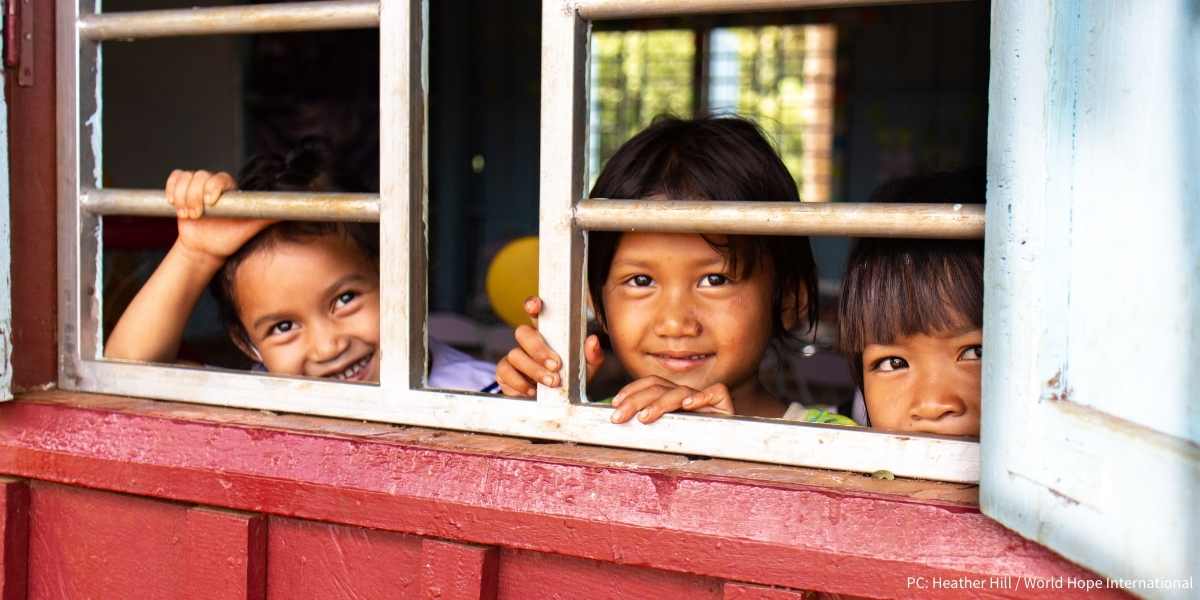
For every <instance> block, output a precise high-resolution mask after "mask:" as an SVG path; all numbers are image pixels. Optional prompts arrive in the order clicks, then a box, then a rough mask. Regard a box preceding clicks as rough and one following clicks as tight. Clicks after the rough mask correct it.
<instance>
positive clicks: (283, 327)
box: [267, 321, 296, 336]
mask: <svg viewBox="0 0 1200 600" xmlns="http://www.w3.org/2000/svg"><path fill="white" fill-rule="evenodd" d="M295 328H296V323H295V322H294V321H280V322H278V323H276V324H274V325H272V326H271V328H270V329H268V330H267V335H268V336H272V335H280V334H284V333H287V332H289V331H291V330H292V329H295Z"/></svg>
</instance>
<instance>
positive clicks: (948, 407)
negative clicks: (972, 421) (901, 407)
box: [909, 373, 967, 422]
mask: <svg viewBox="0 0 1200 600" xmlns="http://www.w3.org/2000/svg"><path fill="white" fill-rule="evenodd" d="M966 412H967V403H966V401H965V400H964V399H963V394H962V393H960V391H959V390H958V389H957V388H956V387H955V386H954V383H953V381H951V380H950V378H949V377H945V376H942V375H941V374H939V373H927V374H924V375H919V376H918V381H917V385H916V386H914V390H913V397H912V403H911V405H910V406H909V418H910V419H912V421H913V422H918V421H938V420H941V419H945V418H949V417H958V416H962V415H964V414H966Z"/></svg>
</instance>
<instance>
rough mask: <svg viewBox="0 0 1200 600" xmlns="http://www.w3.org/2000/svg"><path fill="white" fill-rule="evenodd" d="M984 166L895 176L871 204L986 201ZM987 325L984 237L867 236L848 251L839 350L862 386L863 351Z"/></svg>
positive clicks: (882, 187)
mask: <svg viewBox="0 0 1200 600" xmlns="http://www.w3.org/2000/svg"><path fill="white" fill-rule="evenodd" d="M984 187H985V180H984V177H983V174H982V171H979V170H970V171H959V172H955V173H939V174H935V175H924V176H915V177H908V178H904V179H897V180H893V181H890V182H887V183H885V184H884V185H882V186H880V187H879V189H877V190H876V191H875V193H874V194H872V196H871V201H872V202H944V203H951V202H953V203H982V202H983V199H984ZM967 325H971V326H974V327H982V326H983V242H982V241H980V240H919V239H898V238H863V239H860V240H858V241H857V242H856V243H855V245H854V248H853V249H852V250H851V252H850V257H849V259H848V262H847V266H846V275H845V277H844V278H843V279H842V294H841V298H840V300H839V302H838V349H839V350H840V351H841V352H842V353H843V354H845V355H846V358H847V360H849V361H850V370H851V372H852V373H853V375H854V380H855V382H856V383H857V384H858V385H859V386H860V387H861V386H862V383H863V373H862V371H863V362H862V353H863V349H864V348H866V346H867V345H868V344H890V343H892V342H894V341H895V340H896V339H897V338H901V337H905V336H909V335H913V334H917V333H934V332H948V331H952V330H954V329H956V328H958V327H963V326H967Z"/></svg>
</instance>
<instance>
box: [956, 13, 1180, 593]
mask: <svg viewBox="0 0 1200 600" xmlns="http://www.w3.org/2000/svg"><path fill="white" fill-rule="evenodd" d="M1196 32H1197V29H1196V27H1195V3H1194V2H1192V1H1191V0H1156V1H1155V2H1136V3H1126V2H1122V1H1120V0H1090V1H1088V2H1080V3H1070V2H1019V3H997V5H996V7H995V8H994V10H993V14H992V40H993V44H992V52H993V54H992V69H991V86H990V90H989V115H988V136H989V140H988V211H989V216H991V215H996V218H990V219H989V220H988V223H987V236H988V237H987V239H988V240H990V241H991V243H990V244H989V246H988V252H987V255H986V264H985V269H984V275H985V279H986V280H987V281H988V287H987V290H986V292H985V301H984V321H985V326H984V329H985V332H984V333H985V338H986V339H987V340H988V342H987V352H986V353H985V360H990V361H991V362H986V363H985V365H984V379H983V396H984V404H983V420H982V425H983V440H984V443H983V448H982V450H983V464H984V467H985V468H984V472H983V473H982V481H981V485H980V498H979V500H980V508H981V510H982V511H983V512H984V514H987V515H989V516H991V517H992V518H994V519H996V520H997V521H1000V522H1001V523H1003V524H1004V525H1005V526H1007V527H1010V528H1012V529H1014V530H1015V531H1017V532H1019V533H1020V534H1021V535H1024V536H1026V537H1029V538H1031V539H1033V540H1035V541H1037V542H1039V543H1042V544H1045V545H1047V546H1049V547H1051V548H1053V549H1054V550H1055V551H1057V552H1059V553H1061V554H1062V555H1063V556H1065V557H1066V558H1068V559H1070V560H1072V561H1074V562H1077V563H1079V564H1082V565H1084V566H1086V567H1088V568H1090V569H1093V570H1095V571H1096V572H1097V573H1101V574H1103V575H1105V576H1107V577H1110V578H1114V579H1113V580H1112V581H1110V582H1109V583H1107V585H1111V586H1112V587H1114V588H1123V589H1126V590H1128V591H1130V592H1132V593H1134V594H1136V595H1139V596H1144V597H1148V598H1183V597H1192V598H1194V597H1195V594H1196V592H1195V590H1196V589H1197V586H1200V427H1198V426H1197V423H1198V416H1200V393H1198V392H1197V390H1196V388H1195V386H1194V385H1192V384H1190V383H1189V380H1190V381H1196V375H1195V374H1196V368H1197V365H1196V362H1195V361H1196V358H1195V357H1196V356H1198V355H1200V336H1197V334H1196V332H1197V331H1200V328H1198V326H1197V319H1200V268H1198V267H1200V246H1197V244H1196V239H1197V238H1196V236H1197V235H1200V229H1197V228H1196V227H1195V225H1194V223H1196V222H1197V216H1196V215H1197V211H1198V210H1200V209H1197V208H1196V207H1197V201H1198V198H1197V195H1196V194H1197V189H1198V187H1197V181H1198V179H1197V178H1198V177H1200V171H1198V170H1197V164H1196V162H1197V160H1198V159H1200V153H1198V151H1197V148H1200V143H1198V142H1196V141H1195V140H1196V139H1197V137H1198V135H1200V112H1197V109H1196V106H1197V104H1196V103H1197V99H1198V98H1197V94H1200V91H1198V89H1197V87H1196V85H1197V83H1198V82H1200V66H1198V64H1200V63H1197V57H1198V56H1200V34H1197V33H1196ZM1146 40H1154V42H1153V43H1149V44H1148V43H1146ZM1189 77H1190V82H1189V81H1188V79H1189ZM1189 83H1190V87H1189ZM1151 104H1152V105H1153V107H1154V108H1153V110H1152V111H1147V110H1146V108H1145V107H1146V106H1148V105H1151ZM1189 144H1190V149H1189ZM1189 150H1190V151H1189ZM1189 218H1190V222H1189ZM1189 317H1190V318H1189ZM1189 327H1190V331H1189ZM1185 582H1186V583H1185ZM1185 586H1186V587H1185Z"/></svg>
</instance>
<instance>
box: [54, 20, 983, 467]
mask: <svg viewBox="0 0 1200 600" xmlns="http://www.w3.org/2000/svg"><path fill="white" fill-rule="evenodd" d="M831 3H835V4H836V3H837V2H831V1H830V0H816V1H796V0H792V1H786V0H755V2H753V3H737V2H729V1H717V0H703V1H699V2H693V3H691V4H688V5H686V6H682V7H681V6H680V5H679V3H678V2H674V1H668V0H648V1H643V2H632V1H630V0H591V1H586V2H564V1H560V0H546V1H544V2H543V9H542V112H541V190H540V209H539V210H540V235H541V244H540V256H539V274H540V277H539V281H540V283H539V293H540V295H541V296H542V297H543V298H545V299H546V309H545V311H544V313H543V315H542V317H541V319H540V321H539V326H540V328H541V329H542V331H543V333H544V334H545V336H546V338H547V340H548V341H549V342H550V344H551V346H552V347H554V348H558V349H561V350H563V354H564V355H565V356H566V357H567V361H566V362H567V364H566V365H565V367H564V372H565V373H566V375H567V376H564V377H563V378H562V381H563V382H564V386H563V387H562V388H556V389H550V388H546V387H544V386H539V389H538V394H537V399H536V401H529V400H516V399H509V398H503V397H499V396H489V395H480V394H469V393H450V392H444V391H436V390H426V389H422V387H423V383H424V380H425V364H426V361H425V355H426V327H425V319H426V307H425V297H426V290H425V288H426V273H425V265H426V241H427V240H426V237H427V232H426V227H425V224H426V222H427V202H426V196H427V193H426V184H425V170H426V168H425V156H426V149H425V130H426V118H425V116H426V108H425V101H426V95H427V90H428V85H427V82H428V73H427V64H428V62H427V55H426V54H427V49H428V45H427V43H426V39H427V36H428V30H427V19H426V14H427V10H426V7H425V3H424V2H422V1H419V0H383V1H382V2H381V3H375V2H369V1H365V0H350V1H347V2H314V3H306V4H271V5H261V6H253V7H227V8H207V9H192V10H182V11H178V10H176V11H146V12H140V13H117V14H108V15H103V14H94V13H93V9H92V8H91V7H92V6H94V4H93V3H88V2H80V1H78V0H75V1H72V0H61V1H60V3H59V11H58V15H59V16H58V19H59V23H58V90H59V91H58V94H59V103H58V110H59V131H60V135H61V136H62V139H61V141H60V143H59V157H58V158H59V165H60V176H59V177H60V187H59V273H60V275H61V279H62V283H61V284H60V285H61V287H60V306H59V319H60V323H59V325H60V327H59V336H60V361H59V364H60V370H59V385H60V386H61V387H63V388H66V389H72V390H79V391H89V392H102V393H110V394H123V395H132V396H148V397H155V398H163V399H169V400H181V401H188V402H198V403H205V404H214V405H222V406H236V407H246V408H256V409H266V410H273V411H283V412H298V413H309V414H316V415H325V416H334V417H348V418H356V419H369V420H374V421H385V422H392V423H402V424H411V425H420V426H430V427H442V428H450V429H461V430H469V431H479V432H486V433H496V434H506V435H516V436H524V437H535V438H542V439H552V440H564V441H575V442H583V443H590V444H599V445H607V446H620V447H627V448H638V449H645V450H659V451H668V452H677V453H687V454H695V455H707V456H714V457H722V458H732V459H742V460H754V461H764V462H774V463H782V464H790V465H802V466H812V467H822V468H829V469H839V470H850V471H861V472H873V471H877V470H888V471H891V472H892V473H894V474H896V475H899V476H908V477H920V478H929V479H941V480H947V481H959V482H975V481H978V478H979V468H980V466H979V445H978V443H976V442H974V441H970V440H963V439H957V438H951V437H939V436H923V435H894V434H889V433H884V432H880V431H871V430H867V429H858V428H846V427H839V426H832V425H819V424H806V423H794V422H783V421H778V420H764V419H755V418H748V417H731V418H714V417H708V416H702V415H695V414H686V413H675V414H668V415H665V416H664V417H663V418H662V420H661V421H660V422H659V423H658V424H654V425H643V424H641V423H639V422H636V420H635V421H633V422H630V423H626V424H622V425H615V424H613V423H611V422H610V421H609V416H610V414H611V412H610V411H611V408H609V407H605V406H596V405H588V404H586V403H585V401H584V394H583V391H582V390H583V367H582V361H581V359H580V357H581V347H582V339H583V327H584V320H583V306H584V303H583V297H584V277H583V273H584V265H583V259H584V256H585V255H586V252H585V237H584V233H583V232H584V230H585V229H632V228H635V227H636V228H638V229H639V230H647V229H655V230H661V231H690V232H718V231H721V232H729V233H776V234H785V233H791V234H805V235H811V234H838V235H894V236H907V237H965V238H978V237H980V236H981V235H982V231H983V221H984V218H983V217H984V215H983V211H982V210H981V209H979V207H977V206H974V207H973V206H963V205H887V206H882V205H863V204H842V203H839V204H832V205H829V204H825V205H803V204H796V203H772V202H764V203H753V204H751V205H747V204H744V203H720V202H706V203H687V202H672V203H651V202H640V201H639V202H630V201H605V200H582V198H583V182H584V181H585V179H584V177H585V173H584V169H583V165H584V151H585V148H586V146H587V144H586V136H585V135H584V133H585V130H584V128H585V125H584V124H585V122H586V107H587V102H586V98H587V89H586V85H587V68H586V66H587V49H588V32H589V26H588V23H589V19H593V18H604V17H618V16H635V15H639V16H640V15H644V14H648V13H664V12H678V11H680V10H681V9H684V10H686V11H688V12H701V11H712V10H749V9H751V8H753V9H754V10H762V9H769V8H784V7H786V8H797V7H804V6H808V5H814V6H828V5H829V4H831ZM855 3H858V4H861V3H862V2H855ZM868 3H869V2H868ZM750 4H752V5H753V6H749V5H750ZM375 23H377V24H378V27H379V29H380V86H379V87H380V161H381V164H382V165H388V168H381V169H380V177H381V179H380V194H379V196H378V198H374V197H370V196H356V197H352V198H348V199H347V198H342V199H343V200H350V201H352V202H351V204H354V205H355V206H353V207H350V208H347V207H349V206H350V204H343V203H341V202H335V201H333V200H335V199H336V198H334V197H332V196H331V195H318V194H302V195H291V196H289V195H284V194H265V193H258V194H252V193H234V194H228V195H227V196H226V197H223V199H222V202H221V204H220V205H218V206H217V207H216V208H215V210H212V211H211V212H212V214H214V215H227V216H238V215H240V216H245V215H259V216H271V217H279V218H287V217H291V218H297V217H298V216H303V217H305V218H317V219H325V220H362V221H370V220H373V219H374V218H376V216H375V215H378V217H377V218H378V219H379V222H380V233H381V257H380V263H381V265H382V269H381V273H380V285H381V290H382V292H383V293H382V301H381V305H380V311H381V315H380V319H381V347H382V355H383V356H385V357H386V358H385V359H384V364H385V366H386V368H385V369H384V371H383V373H382V374H381V377H380V383H379V385H378V386H374V385H361V384H348V383H337V382H331V381H321V380H311V379H299V378H290V377H280V376H271V375H262V374H251V373H243V372H232V371H226V370H215V369H200V368H189V367H182V366H162V365H145V364H134V363H128V362H121V361H114V360H105V359H103V357H102V351H103V350H102V344H101V341H100V315H101V314H102V311H101V299H102V293H101V278H100V264H101V262H100V258H99V256H100V253H99V250H100V244H99V240H100V220H99V216H100V215H102V214H161V215H163V216H169V215H171V214H172V213H171V212H170V211H169V210H168V207H167V206H166V204H165V202H163V201H161V192H157V191H145V190H142V191H138V190H101V189H100V188H101V187H102V186H101V184H100V182H101V176H100V175H101V174H100V167H99V165H100V160H99V155H100V147H101V144H100V140H101V131H100V122H101V119H100V114H99V107H100V93H99V92H100V81H99V80H98V73H99V69H98V66H99V64H100V43H101V42H102V41H103V40H124V39H134V38H139V37H152V36H162V35H203V34H213V33H249V32H259V31H279V30H301V29H321V28H333V27H337V26H358V27H363V26H372V25H374V24H375ZM85 91H86V92H87V93H84V92H85ZM93 91H94V92H93ZM272 198H274V200H271V199H272ZM268 200H270V202H267V201H268ZM985 360H986V359H985ZM985 368H986V365H985Z"/></svg>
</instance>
